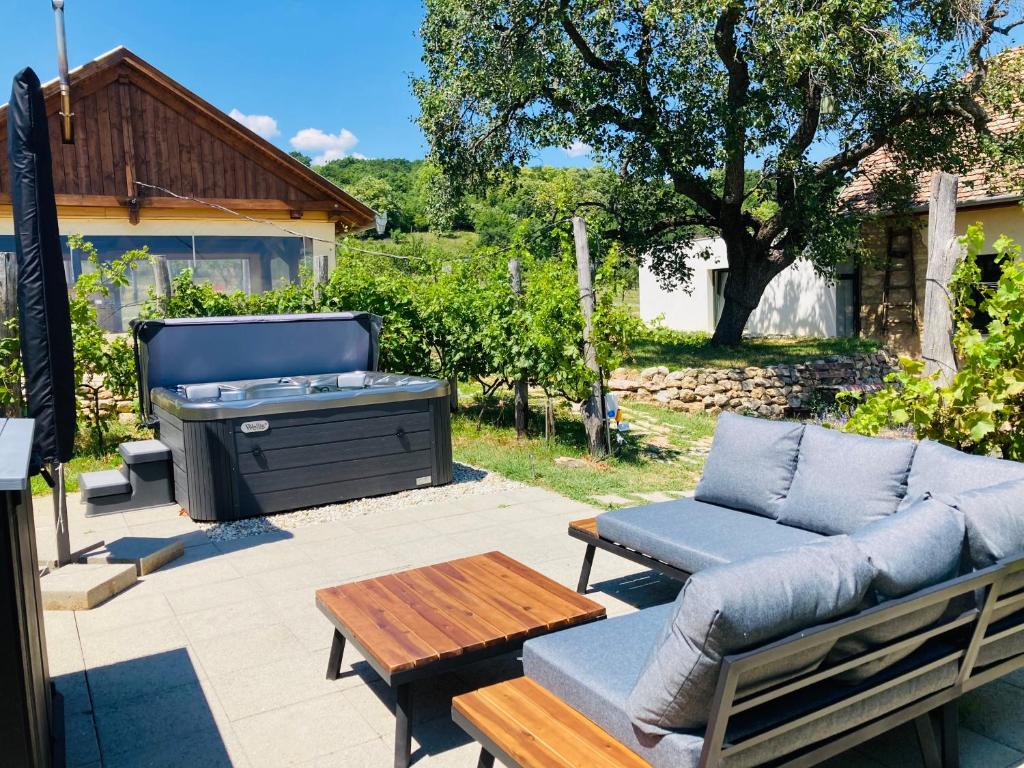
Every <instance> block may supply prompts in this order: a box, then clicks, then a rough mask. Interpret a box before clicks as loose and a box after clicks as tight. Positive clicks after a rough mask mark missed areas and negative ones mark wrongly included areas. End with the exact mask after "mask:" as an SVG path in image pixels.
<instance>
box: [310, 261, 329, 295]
mask: <svg viewBox="0 0 1024 768" xmlns="http://www.w3.org/2000/svg"><path fill="white" fill-rule="evenodd" d="M327 261H328V255H327V254H326V253H314V254H313V301H314V302H316V304H317V305H319V304H320V297H321V296H322V295H323V294H322V291H321V289H320V286H321V285H323V284H324V283H326V282H327V280H328V278H329V277H330V268H329V265H328V263H327Z"/></svg>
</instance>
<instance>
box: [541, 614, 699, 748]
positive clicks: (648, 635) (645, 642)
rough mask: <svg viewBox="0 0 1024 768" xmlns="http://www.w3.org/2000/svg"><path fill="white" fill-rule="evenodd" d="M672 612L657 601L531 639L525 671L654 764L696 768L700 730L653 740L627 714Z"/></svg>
mask: <svg viewBox="0 0 1024 768" xmlns="http://www.w3.org/2000/svg"><path fill="white" fill-rule="evenodd" d="M672 610H673V606H672V604H671V603H669V604H667V605H659V606H657V607H655V608H645V609H644V610H642V611H638V612H636V613H630V614H628V615H626V616H617V617H615V618H612V619H606V620H605V621H597V622H594V623H592V624H585V625H583V626H580V627H573V628H572V629H566V630H563V631H561V632H555V633H553V634H550V635H545V636H543V637H538V638H535V639H533V640H528V641H527V642H526V644H525V645H524V646H523V672H524V673H525V674H526V676H527V677H529V678H530V679H531V680H533V681H534V682H536V683H538V684H539V685H541V686H543V687H544V688H546V689H547V690H549V691H551V693H553V694H555V695H556V696H558V698H560V699H561V700H562V701H564V702H566V703H567V704H569V705H570V706H571V707H573V708H574V709H575V710H576V711H578V712H580V713H582V714H583V715H585V716H586V717H588V718H590V719H591V720H593V721H594V722H595V723H597V724H598V725H599V726H601V727H602V728H604V729H605V730H606V731H608V733H609V734H611V735H612V736H613V737H614V738H615V739H617V740H618V741H620V742H622V743H623V744H624V745H626V746H627V747H629V748H630V749H632V750H633V751H635V752H637V753H638V754H641V755H643V757H644V759H646V760H647V761H648V762H650V763H651V764H652V765H654V766H665V767H667V766H672V767H673V768H693V767H694V766H696V765H697V761H698V760H699V758H700V751H701V748H702V747H703V745H704V739H703V737H702V735H701V734H699V733H672V734H669V735H667V736H665V737H664V738H657V739H651V738H649V737H646V736H644V734H642V733H639V732H638V731H636V729H634V728H633V724H632V723H631V722H630V720H629V715H627V714H626V698H627V697H628V696H629V692H630V691H631V690H632V689H633V685H634V683H636V678H637V676H638V675H639V674H640V671H641V670H642V669H643V665H644V662H645V661H646V659H647V655H648V653H649V652H650V649H651V647H652V646H653V645H654V641H655V640H656V639H657V638H658V635H659V634H660V632H661V629H662V627H663V626H664V625H665V623H666V622H667V621H669V620H670V619H671V618H672Z"/></svg>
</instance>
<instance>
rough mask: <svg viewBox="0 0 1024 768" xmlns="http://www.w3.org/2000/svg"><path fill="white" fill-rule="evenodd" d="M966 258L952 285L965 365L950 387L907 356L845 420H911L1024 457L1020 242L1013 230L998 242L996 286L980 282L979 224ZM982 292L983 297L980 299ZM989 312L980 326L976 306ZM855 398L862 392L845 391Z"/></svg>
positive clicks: (877, 425)
mask: <svg viewBox="0 0 1024 768" xmlns="http://www.w3.org/2000/svg"><path fill="white" fill-rule="evenodd" d="M962 242H963V243H964V244H965V245H966V246H967V255H966V258H965V259H964V260H963V261H962V262H961V263H960V264H959V265H958V266H957V268H956V270H955V272H954V274H953V279H952V280H951V281H950V284H949V293H950V301H951V304H952V308H953V318H954V337H953V346H954V348H955V350H956V353H957V357H958V359H959V370H958V371H957V373H956V375H955V376H954V378H953V381H952V383H951V384H950V385H949V386H946V387H942V386H938V384H937V382H936V377H935V376H925V375H924V363H923V362H921V361H919V360H911V359H902V360H901V361H900V362H901V370H899V371H897V372H895V373H893V374H890V376H889V377H888V379H887V384H888V385H887V386H886V388H885V389H884V390H882V391H880V392H878V393H876V394H874V395H872V396H870V397H868V398H867V399H865V400H864V401H863V402H861V403H859V404H858V405H857V408H856V411H855V412H854V414H853V416H852V418H851V419H850V421H849V423H848V424H847V426H846V429H847V430H848V431H851V432H858V433H860V434H867V435H873V434H877V433H878V432H879V431H880V430H882V429H884V428H886V427H888V426H890V425H895V426H902V425H909V426H911V427H912V428H913V429H914V432H915V433H916V434H917V436H918V437H922V438H924V437H927V438H930V439H932V440H938V441H940V442H943V443H946V444H947V445H952V446H954V447H956V448H959V449H960V450H963V451H967V452H969V453H978V454H1000V455H1002V456H1003V457H1004V458H1007V459H1016V460H1018V461H1024V266H1022V264H1021V247H1020V246H1019V245H1017V244H1015V243H1014V242H1013V241H1012V240H1010V239H1009V238H1007V237H1000V238H999V239H998V240H996V242H995V250H996V262H997V263H998V264H999V267H1000V270H1001V274H1000V277H999V281H998V283H997V284H996V285H995V286H988V285H984V284H982V283H981V282H980V281H981V271H980V269H979V268H978V262H977V258H978V254H979V253H980V252H981V251H982V249H983V248H984V244H985V238H984V233H983V231H982V229H981V227H980V226H977V225H976V226H972V227H969V228H968V230H967V234H966V235H965V236H964V237H963V239H962ZM979 296H980V298H979ZM979 311H980V312H983V313H985V315H987V316H988V318H990V320H989V322H988V324H987V326H986V328H985V331H984V332H981V331H979V330H977V329H976V328H974V326H973V324H972V320H973V318H974V317H975V314H976V313H977V312H979ZM847 399H848V400H851V401H852V402H853V403H854V404H857V399H856V398H847Z"/></svg>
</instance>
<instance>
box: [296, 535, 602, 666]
mask: <svg viewBox="0 0 1024 768" xmlns="http://www.w3.org/2000/svg"><path fill="white" fill-rule="evenodd" d="M316 602H317V606H318V607H319V608H320V610H321V611H322V612H323V613H324V614H325V615H326V616H327V617H328V618H329V619H330V620H331V622H332V623H333V624H334V625H335V626H336V627H337V628H338V629H339V630H340V631H341V632H342V634H344V635H345V636H346V637H348V638H349V639H351V640H353V641H355V642H356V644H357V645H359V646H360V647H361V648H360V649H361V650H362V651H363V652H364V655H367V654H368V655H369V656H372V657H373V659H372V661H376V664H374V666H375V667H378V671H379V672H383V673H386V674H387V676H388V677H390V676H391V675H394V674H396V673H400V672H406V671H408V670H412V669H417V668H421V667H426V666H428V665H430V664H432V663H435V662H439V661H441V660H445V659H452V658H454V657H457V656H462V655H465V654H468V653H472V652H474V651H481V650H483V649H487V648H493V647H494V646H499V645H509V644H512V643H518V642H522V641H524V640H526V639H528V638H530V637H534V636H537V635H542V634H546V633H548V632H551V631H553V630H555V629H561V628H564V627H570V626H573V625H575V624H582V623H584V622H588V621H593V620H595V619H600V618H603V617H604V615H605V609H604V607H603V606H602V605H599V604H598V603H595V602H594V601H593V600H588V599H587V598H585V597H583V596H581V595H578V594H576V593H575V592H574V591H573V590H571V589H568V588H567V587H563V586H562V585H561V584H558V583H557V582H555V581H552V580H551V579H549V578H548V577H547V576H544V575H543V574H540V573H537V572H536V571H534V570H533V569H531V568H528V567H526V566H525V565H523V564H522V563H520V562H518V561H516V560H513V559H512V558H511V557H509V556H507V555H504V554H502V553H501V552H488V553H486V554H482V555H474V556H472V557H466V558H462V559H459V560H451V561H449V562H446V563H438V564H436V565H428V566H426V567H423V568H414V569H412V570H409V571H403V572H401V573H393V574H389V575H387V576H378V577H376V578H372V579H365V580H363V581H355V582H351V583H349V584H342V585H340V586H337V587H329V588H327V589H320V590H317V593H316Z"/></svg>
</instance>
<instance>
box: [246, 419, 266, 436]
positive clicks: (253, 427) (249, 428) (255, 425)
mask: <svg viewBox="0 0 1024 768" xmlns="http://www.w3.org/2000/svg"><path fill="white" fill-rule="evenodd" d="M268 429H270V422H269V421H265V420H263V419H260V420H259V421H243V422H242V426H241V430H242V431H243V432H244V433H245V434H247V435H251V434H252V433H253V432H266V431H267V430H268Z"/></svg>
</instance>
